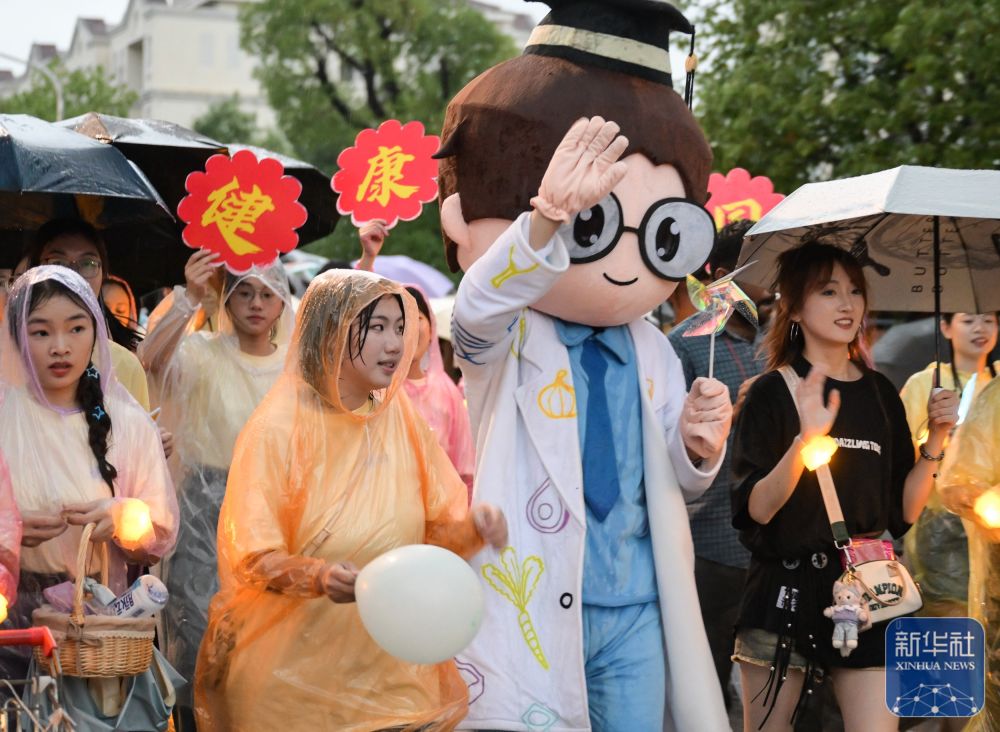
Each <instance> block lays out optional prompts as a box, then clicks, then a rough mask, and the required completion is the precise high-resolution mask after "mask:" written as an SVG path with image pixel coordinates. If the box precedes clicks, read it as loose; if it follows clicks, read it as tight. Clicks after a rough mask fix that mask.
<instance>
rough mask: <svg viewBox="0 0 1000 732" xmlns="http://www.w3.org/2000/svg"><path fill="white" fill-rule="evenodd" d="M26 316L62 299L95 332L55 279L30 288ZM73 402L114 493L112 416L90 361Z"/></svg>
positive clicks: (14, 324) (13, 322) (15, 323)
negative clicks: (110, 443) (110, 440)
mask: <svg viewBox="0 0 1000 732" xmlns="http://www.w3.org/2000/svg"><path fill="white" fill-rule="evenodd" d="M29 297H30V301H29V302H28V313H27V314H28V315H30V314H31V313H33V312H34V311H35V310H37V309H38V308H39V307H41V306H42V305H44V304H45V303H46V302H48V301H49V300H50V299H52V298H53V297H65V298H67V299H68V300H70V302H72V303H73V304H74V305H77V306H78V307H80V309H82V310H83V311H84V312H85V313H87V315H88V317H90V320H91V325H92V327H93V328H94V332H95V333H97V323H95V322H94V317H93V315H92V314H91V313H90V309H89V308H88V307H87V305H86V303H84V302H83V300H81V299H80V298H79V297H78V296H77V294H76V293H74V292H73V291H72V290H70V289H68V288H67V287H66V286H65V285H63V284H62V283H61V282H58V281H56V280H43V281H41V282H38V283H36V284H35V285H33V286H32V287H31V294H30V295H29ZM19 321H20V313H18V312H16V311H15V312H14V313H11V318H10V322H9V323H8V328H9V330H10V334H11V336H13V338H14V340H15V342H17V343H18V345H19V346H20V345H21V344H20V322H19ZM76 401H77V404H78V405H79V406H80V408H81V409H82V410H83V414H84V417H85V418H86V420H87V431H88V436H87V437H88V440H87V441H88V442H89V444H90V449H91V450H92V451H93V453H94V457H95V458H96V459H97V469H98V470H99V471H100V473H101V478H103V479H104V482H105V483H107V484H108V486H109V487H110V488H111V494H112V495H114V493H115V486H114V479H115V478H116V477H118V471H117V470H116V469H115V466H114V465H112V464H111V463H109V462H108V435H109V434H110V433H111V415H109V414H108V412H107V410H106V409H105V408H104V391H103V389H102V388H101V374H100V372H99V371H98V370H97V368H96V367H95V366H94V364H93V362H91V363H89V364H88V365H87V369H86V370H85V371H84V372H83V375H82V376H81V377H80V380H79V381H78V382H77V386H76Z"/></svg>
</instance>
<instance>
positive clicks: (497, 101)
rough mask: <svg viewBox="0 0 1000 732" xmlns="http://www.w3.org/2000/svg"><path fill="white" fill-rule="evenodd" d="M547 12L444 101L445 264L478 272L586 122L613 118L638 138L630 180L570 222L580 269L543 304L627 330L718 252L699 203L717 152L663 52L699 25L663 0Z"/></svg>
mask: <svg viewBox="0 0 1000 732" xmlns="http://www.w3.org/2000/svg"><path fill="white" fill-rule="evenodd" d="M548 4H549V6H550V7H551V12H550V13H549V14H548V15H547V16H546V17H545V18H544V19H543V20H542V21H541V23H540V24H539V25H538V26H537V27H536V28H535V30H534V32H533V33H532V35H531V38H530V39H529V40H528V43H527V45H526V47H525V49H524V53H523V54H522V55H521V56H519V57H517V58H514V59H511V60H509V61H505V62H504V63H501V64H499V65H497V66H494V67H493V68H491V69H488V70H487V71H486V72H484V73H483V74H480V75H479V76H478V77H476V78H475V79H473V80H472V81H471V82H469V84H468V85H467V86H466V87H465V88H464V89H462V90H461V91H460V92H459V93H458V95H456V96H455V98H454V99H453V100H452V101H451V103H450V104H449V105H448V109H447V113H446V115H445V122H444V129H443V131H442V139H443V143H442V147H441V150H440V151H439V153H438V158H439V159H440V161H441V163H440V176H439V182H440V186H441V201H442V203H441V222H442V228H443V229H444V234H445V246H446V249H447V256H448V263H449V265H450V266H451V268H452V270H457V269H458V268H459V267H461V268H462V269H463V270H465V269H468V267H469V266H470V265H471V264H472V263H473V262H475V261H476V259H478V258H479V257H480V256H481V255H482V254H483V253H484V252H485V251H486V250H487V249H488V248H489V247H490V246H491V245H492V244H493V242H494V241H496V239H497V238H498V237H499V236H500V235H501V234H502V233H503V231H504V230H505V229H506V228H507V227H508V226H509V225H510V223H511V222H512V221H513V220H514V219H515V218H517V216H518V215H519V214H521V213H522V212H524V211H527V210H529V209H530V205H529V201H530V200H531V197H532V196H534V195H535V194H536V193H537V192H538V186H539V183H540V182H541V179H542V175H543V174H544V173H545V169H546V167H547V166H548V164H549V160H550V158H551V157H552V154H553V152H554V151H555V149H556V146H557V145H558V144H559V142H560V141H561V140H562V138H563V135H565V134H566V131H567V130H568V129H569V128H570V126H571V125H572V124H573V123H574V122H575V121H576V120H578V119H579V118H581V117H593V116H600V117H603V118H604V119H608V120H612V121H614V122H617V123H618V124H619V125H620V126H621V133H622V134H623V135H624V136H625V137H627V138H628V140H629V147H628V149H627V150H626V151H625V153H624V155H623V156H622V159H623V160H624V161H625V162H626V164H627V166H628V173H627V175H626V176H625V178H624V179H623V180H622V182H621V183H620V184H619V185H618V186H617V187H616V188H615V189H614V191H613V192H612V193H611V194H610V195H609V196H607V197H606V198H605V199H604V200H603V201H601V202H600V203H599V204H598V205H596V206H594V207H593V208H591V209H589V210H587V211H582V212H580V214H578V215H577V216H576V218H575V219H574V220H573V221H571V222H570V223H569V224H567V225H566V228H567V230H571V231H566V232H565V233H566V234H567V235H569V236H570V237H571V239H572V241H573V242H574V244H573V246H572V247H571V251H570V256H571V260H572V262H573V264H572V265H571V266H570V269H569V271H568V272H567V273H566V274H565V275H563V276H562V277H561V278H560V280H559V281H558V283H557V284H556V285H555V286H554V287H553V288H552V289H551V290H550V291H549V292H548V293H547V294H546V295H545V296H544V297H543V298H542V299H540V300H539V301H538V302H537V303H535V304H534V305H533V307H534V308H535V309H537V310H540V311H542V312H545V313H548V314H550V315H554V316H556V317H559V318H563V319H564V320H570V321H573V322H578V323H585V324H587V325H592V326H612V325H621V324H624V323H627V322H629V321H631V320H634V319H635V318H637V317H640V316H641V315H643V314H644V313H646V312H648V311H649V310H651V309H652V308H653V307H655V306H656V305H657V304H659V303H660V302H662V301H663V300H665V299H666V298H667V297H669V296H670V294H671V293H672V292H673V290H674V288H675V287H676V285H677V282H678V281H680V280H683V279H684V277H685V276H686V275H687V274H688V273H689V272H691V271H693V270H694V269H696V268H697V267H698V266H700V265H701V264H703V263H704V262H705V260H706V259H707V258H708V254H709V251H710V250H711V245H712V238H713V235H714V227H712V226H711V218H710V217H709V216H707V215H706V214H705V212H704V209H703V208H701V206H702V204H703V203H704V201H705V198H706V195H707V190H706V189H707V184H708V176H709V172H710V168H711V162H712V154H711V150H710V148H709V146H708V142H707V141H706V140H705V136H704V135H703V134H702V131H701V129H700V128H699V127H698V124H697V123H696V122H695V119H694V117H693V116H692V114H691V112H690V110H689V109H688V107H687V106H686V104H685V103H684V100H683V99H682V98H681V96H680V95H679V94H678V93H677V92H676V91H674V89H673V85H672V83H671V74H670V54H669V50H668V45H667V38H668V36H669V34H670V32H671V31H680V32H683V33H692V32H693V28H692V26H691V25H690V23H688V21H687V20H686V19H685V18H684V16H683V15H681V13H680V12H679V11H678V10H677V9H676V8H674V7H673V6H672V5H670V4H669V3H666V2H662V1H661V0H603V1H602V0H551V2H549V3H548ZM564 240H565V241H569V240H570V239H569V238H567V239H564ZM692 262H693V264H692Z"/></svg>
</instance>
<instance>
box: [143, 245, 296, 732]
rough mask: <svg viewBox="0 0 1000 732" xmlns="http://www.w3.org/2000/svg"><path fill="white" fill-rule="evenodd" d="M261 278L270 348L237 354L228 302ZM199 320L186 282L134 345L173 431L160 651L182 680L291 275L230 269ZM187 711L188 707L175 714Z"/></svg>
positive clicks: (215, 586)
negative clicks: (218, 302) (242, 437)
mask: <svg viewBox="0 0 1000 732" xmlns="http://www.w3.org/2000/svg"><path fill="white" fill-rule="evenodd" d="M249 280H254V281H256V282H259V283H262V284H263V285H265V286H266V287H267V288H269V289H270V290H271V291H272V292H273V293H274V295H275V296H276V297H278V298H280V300H281V301H282V302H283V303H284V307H283V309H282V311H281V314H280V315H279V316H278V320H277V322H276V323H275V325H274V327H273V330H272V337H271V341H272V343H273V345H274V350H273V352H272V353H270V354H268V355H263V356H256V355H251V354H248V353H244V352H243V351H242V350H241V349H240V343H239V337H238V335H237V333H236V329H235V326H234V323H233V321H232V318H230V317H229V312H228V310H227V309H226V306H225V305H226V303H227V302H228V301H229V298H230V297H231V296H232V294H233V292H234V291H235V290H236V288H238V287H239V286H240V285H241V284H242V283H244V282H247V281H249ZM201 318H202V311H201V309H200V308H198V307H195V306H193V305H191V304H190V302H189V300H188V298H187V295H186V292H185V290H184V288H183V287H180V286H178V287H176V288H175V289H174V292H173V302H172V305H171V307H170V309H169V310H167V311H166V313H165V314H163V316H162V318H161V319H159V320H158V322H157V323H156V324H155V327H152V328H151V329H150V332H149V334H148V335H147V336H146V339H145V340H144V341H143V342H142V343H141V344H140V346H139V352H138V353H139V358H140V359H141V360H142V362H143V364H144V365H145V366H146V368H147V369H149V375H150V384H151V385H152V387H153V393H154V394H155V395H156V397H157V399H158V403H159V405H160V406H161V407H162V410H163V412H162V414H161V415H160V419H159V424H160V425H162V426H163V427H164V428H165V429H167V430H169V431H170V432H172V433H173V435H174V444H175V449H174V456H173V457H172V458H171V461H170V465H171V473H172V475H173V478H174V484H175V485H176V487H177V503H178V505H179V507H180V533H179V534H178V537H177V547H176V549H175V550H174V552H173V554H171V555H170V556H169V557H167V558H166V559H165V560H164V562H163V564H162V566H161V568H160V573H161V576H162V577H163V580H164V582H165V583H166V585H167V589H168V590H169V591H170V598H171V600H170V604H169V605H168V606H167V607H166V609H165V610H164V612H163V614H162V616H161V619H162V637H161V639H160V640H161V643H162V648H163V651H164V655H165V656H166V657H167V659H168V660H169V661H170V663H171V664H172V665H173V666H174V667H175V668H176V669H177V670H178V671H179V672H180V673H181V675H182V676H184V677H185V678H188V679H191V678H193V677H194V669H195V662H196V661H197V658H198V647H199V645H200V644H201V638H202V635H203V634H204V632H205V626H206V625H207V623H208V603H209V601H210V600H211V599H212V596H213V595H214V594H215V593H216V592H218V590H219V577H218V572H217V559H216V531H217V527H218V522H219V509H220V507H221V506H222V497H223V495H224V494H225V491H226V479H227V477H228V475H229V464H230V462H231V461H232V457H233V446H234V445H235V444H236V438H237V436H238V435H239V434H240V430H242V429H243V426H244V425H245V424H246V422H247V420H248V419H249V418H250V415H251V414H252V413H253V411H254V410H255V409H256V408H257V405H258V404H260V401H261V400H262V399H263V398H264V395H265V394H266V393H267V392H268V390H270V388H271V387H272V386H273V385H274V382H275V381H276V380H277V378H278V376H279V374H281V371H282V369H283V367H284V363H285V355H286V354H287V352H288V341H289V338H290V337H291V333H292V327H293V325H294V314H293V312H292V305H291V293H290V292H289V287H288V277H287V276H286V275H285V271H284V268H283V267H282V265H281V263H280V262H277V263H275V264H274V265H272V266H270V267H253V268H252V269H250V270H249V271H248V272H246V273H244V274H241V275H239V276H234V275H228V276H227V278H226V283H225V288H224V292H223V297H222V306H221V307H220V308H219V310H218V320H219V329H218V331H216V332H207V331H201V330H193V329H192V324H193V322H195V321H198V320H200V319H201ZM192 686H193V685H189V686H187V687H186V688H184V689H181V690H179V692H178V705H179V706H180V707H181V708H182V709H184V708H190V707H191V706H192V703H193V701H192V694H193V691H192ZM182 713H185V714H186V713H187V712H182Z"/></svg>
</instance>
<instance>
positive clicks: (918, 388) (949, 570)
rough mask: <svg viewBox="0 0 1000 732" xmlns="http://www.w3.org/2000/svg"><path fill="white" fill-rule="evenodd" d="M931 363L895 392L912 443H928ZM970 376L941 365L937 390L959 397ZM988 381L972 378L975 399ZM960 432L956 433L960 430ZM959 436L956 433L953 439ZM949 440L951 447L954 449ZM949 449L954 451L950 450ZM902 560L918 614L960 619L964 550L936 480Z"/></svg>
mask: <svg viewBox="0 0 1000 732" xmlns="http://www.w3.org/2000/svg"><path fill="white" fill-rule="evenodd" d="M934 371H935V364H934V363H932V364H930V365H929V366H928V367H927V368H925V369H924V370H923V371H918V372H917V373H915V374H913V376H911V377H910V378H909V379H908V380H907V382H906V384H905V386H903V389H902V391H901V392H900V393H899V397H900V399H902V401H903V406H904V407H905V408H906V421H907V423H908V424H909V425H910V435H911V436H912V437H913V441H914V442H915V443H917V444H920V443H922V442H924V441H925V440H926V439H927V400H928V399H929V398H930V395H931V389H932V388H933V386H934ZM971 378H972V374H971V373H966V372H964V371H959V372H958V378H957V379H956V378H955V375H954V374H953V372H952V365H951V364H949V363H942V364H941V385H942V386H943V387H944V388H945V389H953V390H955V391H956V392H958V393H959V396H961V386H962V385H968V384H969V381H970V380H971ZM989 382H990V372H989V370H987V369H983V370H982V371H980V372H979V374H978V375H977V376H976V381H975V384H974V385H973V389H974V391H975V394H976V396H978V395H979V394H980V393H981V392H982V390H983V389H984V388H985V387H986V385H987V384H988V383H989ZM959 429H960V428H959ZM957 435H958V432H956V436H957ZM954 440H955V437H953V438H952V442H951V444H952V446H954V445H955V442H954ZM952 449H954V448H952ZM903 546H904V547H905V550H906V551H905V554H906V559H907V561H908V562H909V565H910V568H911V570H912V571H913V579H915V580H916V581H917V582H918V583H919V584H920V594H921V596H922V597H923V600H924V606H923V608H922V609H921V611H920V613H919V614H920V615H925V616H932V617H942V616H954V617H959V616H963V615H965V611H966V605H967V597H968V586H969V549H968V543H967V542H966V537H965V529H964V528H963V526H962V519H961V518H959V517H958V516H956V515H955V514H953V513H952V512H951V511H949V510H948V509H946V508H945V507H944V506H943V505H942V503H941V496H940V491H939V482H938V481H935V486H934V490H933V491H932V492H931V495H930V498H929V499H928V500H927V505H926V506H925V507H924V510H923V512H921V514H920V518H919V519H918V520H917V522H916V523H915V524H914V525H913V528H912V529H910V530H909V531H907V532H906V536H905V537H904V538H903Z"/></svg>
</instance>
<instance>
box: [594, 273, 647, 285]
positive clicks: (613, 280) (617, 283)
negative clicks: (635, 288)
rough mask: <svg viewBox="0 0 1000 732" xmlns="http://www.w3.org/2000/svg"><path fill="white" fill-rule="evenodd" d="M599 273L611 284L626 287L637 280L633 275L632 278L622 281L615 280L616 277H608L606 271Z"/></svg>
mask: <svg viewBox="0 0 1000 732" xmlns="http://www.w3.org/2000/svg"><path fill="white" fill-rule="evenodd" d="M601 274H602V275H604V279H606V280H607V281H608V282H610V283H611V284H612V285H618V286H619V287H628V286H629V285H634V284H635V283H636V282H638V281H639V278H638V277H633V278H632V279H630V280H628V281H627V282H622V281H620V280H616V279H614V278H612V277H608V275H607V273H606V272H601Z"/></svg>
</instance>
